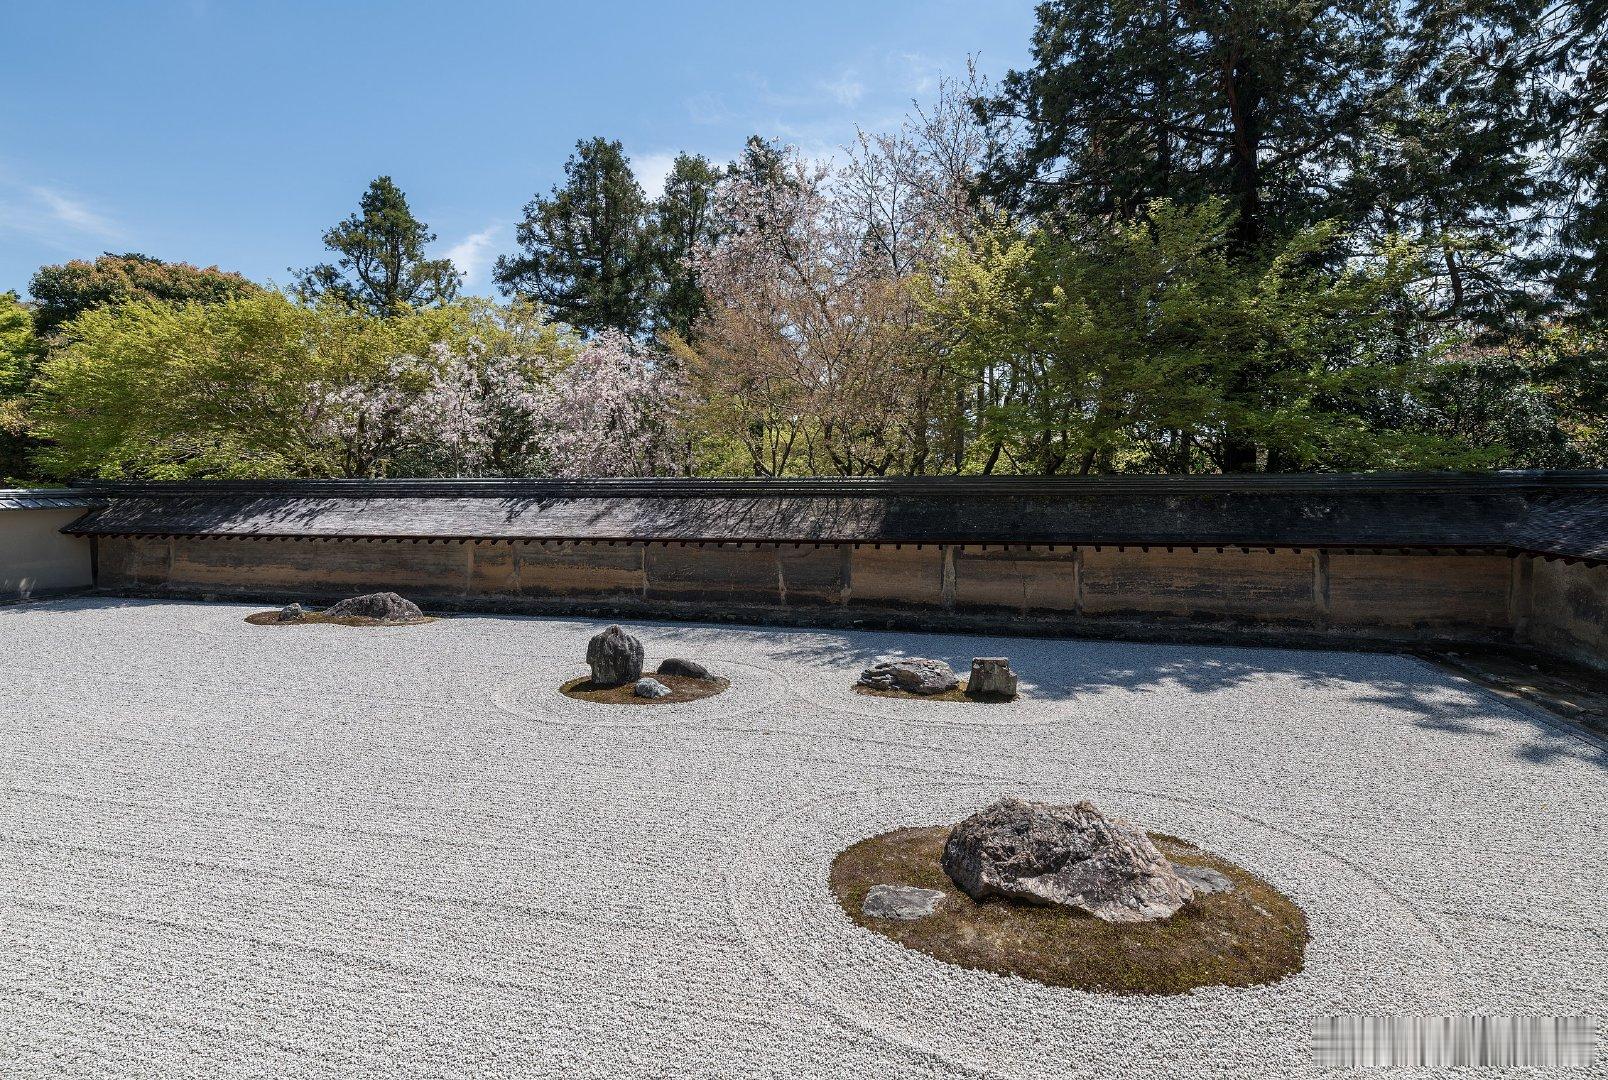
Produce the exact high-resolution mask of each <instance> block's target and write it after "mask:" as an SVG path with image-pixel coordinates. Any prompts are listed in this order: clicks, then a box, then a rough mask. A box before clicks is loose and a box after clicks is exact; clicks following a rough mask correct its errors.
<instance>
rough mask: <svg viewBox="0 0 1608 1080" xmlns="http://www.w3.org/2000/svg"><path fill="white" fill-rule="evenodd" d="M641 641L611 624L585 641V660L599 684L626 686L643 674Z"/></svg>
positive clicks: (594, 679)
mask: <svg viewBox="0 0 1608 1080" xmlns="http://www.w3.org/2000/svg"><path fill="white" fill-rule="evenodd" d="M644 655H645V652H644V650H643V648H642V642H641V641H640V640H638V639H637V638H635V637H633V636H632V635H630V634H627V633H626V632H625V631H624V630H622V629H620V628H619V627H618V626H611V627H609V628H608V629H606V630H604V631H603V632H602V633H600V634H597V635H595V636H594V637H593V638H592V640H591V641H588V642H587V643H586V664H587V666H588V667H590V668H591V669H592V682H593V683H594V684H595V685H597V686H624V685H625V684H626V683H628V682H636V681H637V680H638V679H640V678H642V659H643V656H644Z"/></svg>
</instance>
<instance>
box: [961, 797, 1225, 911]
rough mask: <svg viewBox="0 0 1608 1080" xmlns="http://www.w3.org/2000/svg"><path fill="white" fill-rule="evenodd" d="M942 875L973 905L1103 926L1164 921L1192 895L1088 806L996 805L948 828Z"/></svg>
mask: <svg viewBox="0 0 1608 1080" xmlns="http://www.w3.org/2000/svg"><path fill="white" fill-rule="evenodd" d="M943 868H944V873H946V874H948V875H949V879H950V880H951V881H953V882H954V883H955V884H956V885H958V886H959V887H960V888H961V890H962V891H964V892H965V893H966V895H968V896H970V897H971V898H972V899H974V900H987V899H989V898H990V897H1001V898H1004V899H1006V900H1014V901H1017V902H1020V903H1027V904H1045V905H1057V906H1061V907H1069V908H1075V909H1078V910H1080V911H1085V912H1087V913H1088V914H1090V915H1093V916H1094V917H1095V918H1097V919H1103V920H1105V921H1106V922H1148V921H1150V920H1153V919H1165V918H1168V917H1169V916H1171V915H1173V914H1175V913H1176V912H1177V911H1178V909H1179V908H1181V907H1183V906H1184V904H1185V903H1187V902H1188V901H1189V900H1190V899H1191V898H1192V897H1193V896H1194V895H1195V891H1194V888H1193V886H1191V885H1190V883H1189V882H1188V881H1186V880H1184V878H1182V877H1180V876H1179V874H1178V872H1177V870H1175V869H1174V868H1173V865H1172V863H1170V862H1168V861H1167V858H1166V856H1164V855H1162V853H1161V852H1160V851H1158V850H1156V846H1155V844H1153V843H1151V842H1150V838H1149V837H1148V836H1146V835H1145V834H1144V831H1143V830H1141V829H1140V828H1138V827H1137V826H1135V825H1132V824H1130V823H1129V822H1126V821H1122V820H1120V819H1118V818H1108V817H1106V816H1105V815H1104V814H1102V813H1100V811H1099V810H1097V809H1096V808H1095V806H1094V804H1093V803H1090V802H1080V803H1078V804H1077V805H1076V806H1055V805H1051V804H1049V803H1040V802H1028V801H1027V800H1025V799H1017V798H1005V799H1001V800H999V801H998V802H996V803H995V804H994V805H992V806H990V807H988V808H987V809H985V810H982V811H979V812H978V813H976V814H973V815H972V816H971V817H969V818H967V819H966V820H965V821H962V822H961V823H960V824H958V825H956V826H955V827H954V829H953V830H952V831H951V832H950V834H949V840H948V841H947V842H946V843H945V845H944V853H943Z"/></svg>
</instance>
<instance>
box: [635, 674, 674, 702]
mask: <svg viewBox="0 0 1608 1080" xmlns="http://www.w3.org/2000/svg"><path fill="white" fill-rule="evenodd" d="M631 693H633V694H635V695H636V696H637V697H642V698H662V697H669V696H670V695H671V694H673V693H675V691H674V690H671V689H670V688H669V687H668V686H666V685H665V684H664V683H662V682H660V681H659V680H658V679H647V678H643V679H638V680H637V681H636V685H635V686H633V687H631Z"/></svg>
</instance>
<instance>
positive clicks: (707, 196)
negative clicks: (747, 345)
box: [653, 154, 721, 338]
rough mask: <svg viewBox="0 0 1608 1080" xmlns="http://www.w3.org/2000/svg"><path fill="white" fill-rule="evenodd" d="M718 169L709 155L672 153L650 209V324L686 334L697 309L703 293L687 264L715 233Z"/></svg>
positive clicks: (690, 267) (682, 335)
mask: <svg viewBox="0 0 1608 1080" xmlns="http://www.w3.org/2000/svg"><path fill="white" fill-rule="evenodd" d="M720 176H721V170H720V168H719V167H718V166H716V165H711V164H710V163H709V159H708V158H705V157H703V156H701V155H695V154H678V155H677V156H676V161H675V164H674V165H673V166H672V167H671V169H670V176H669V177H668V178H667V179H666V180H665V182H664V193H663V194H662V195H660V196H659V199H658V201H657V202H655V203H654V207H653V245H654V252H655V255H656V256H657V263H658V265H657V267H656V270H657V272H658V277H659V283H658V286H659V287H658V289H657V290H656V298H655V304H654V308H655V312H654V326H655V329H657V330H659V331H660V332H669V333H674V334H677V335H679V336H680V337H682V338H686V337H687V336H688V335H689V334H690V333H691V331H692V325H693V323H694V322H695V321H696V320H697V318H698V316H699V315H701V314H702V313H703V309H704V294H703V289H702V287H701V286H700V285H699V284H698V275H697V272H696V271H695V270H694V268H693V265H692V260H693V256H694V255H695V253H696V252H697V251H699V250H701V249H705V248H707V247H708V246H709V245H710V244H711V243H713V242H714V240H715V239H716V237H717V236H718V234H719V229H718V227H717V223H716V217H715V212H714V210H715V207H714V199H715V185H716V184H718V183H719V182H720Z"/></svg>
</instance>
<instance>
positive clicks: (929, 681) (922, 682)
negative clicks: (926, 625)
mask: <svg viewBox="0 0 1608 1080" xmlns="http://www.w3.org/2000/svg"><path fill="white" fill-rule="evenodd" d="M860 685H861V686H868V687H870V688H871V689H873V690H903V691H905V692H906V693H910V694H942V693H946V692H947V691H950V690H953V689H954V688H955V687H957V686H959V685H960V680H959V679H957V678H955V673H954V672H953V671H951V670H950V668H949V665H948V664H946V663H944V662H943V661H942V660H926V659H923V658H921V657H919V656H913V657H911V658H910V659H908V660H889V661H885V662H883V663H880V664H872V665H871V666H870V667H868V668H866V669H865V670H864V671H862V672H860Z"/></svg>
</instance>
